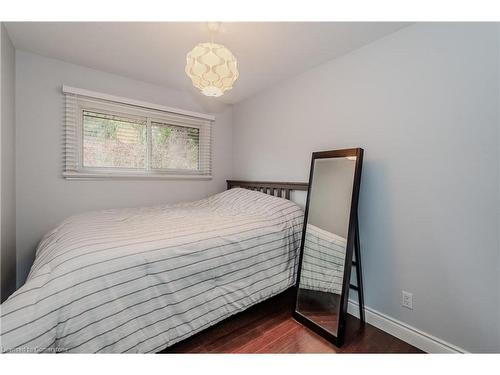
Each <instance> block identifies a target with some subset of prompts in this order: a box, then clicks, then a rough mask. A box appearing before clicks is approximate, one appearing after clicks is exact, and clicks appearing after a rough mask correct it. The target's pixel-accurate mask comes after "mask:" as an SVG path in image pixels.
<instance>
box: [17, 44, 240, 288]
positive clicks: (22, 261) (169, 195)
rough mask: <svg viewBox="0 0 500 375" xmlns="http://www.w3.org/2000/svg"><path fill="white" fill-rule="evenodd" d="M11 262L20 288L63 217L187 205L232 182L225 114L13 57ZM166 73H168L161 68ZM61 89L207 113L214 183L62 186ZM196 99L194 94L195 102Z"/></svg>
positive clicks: (118, 81) (145, 88)
mask: <svg viewBox="0 0 500 375" xmlns="http://www.w3.org/2000/svg"><path fill="white" fill-rule="evenodd" d="M16 57H17V63H16V79H17V84H16V87H17V91H16V116H17V119H16V121H17V140H16V142H17V145H16V146H17V149H16V151H17V164H16V166H17V199H16V204H17V261H18V267H17V271H18V283H19V284H22V283H23V282H24V280H25V278H26V276H27V273H28V271H29V268H30V266H31V264H32V261H33V256H34V251H35V247H36V245H37V243H38V241H39V240H40V238H41V237H42V236H43V235H44V234H45V233H46V232H47V231H48V230H50V229H51V228H53V227H54V226H56V225H57V224H58V223H59V222H60V221H61V220H63V219H64V218H66V217H67V216H69V215H72V214H75V213H79V212H83V211H89V210H97V209H103V208H111V207H125V206H127V207H129V206H143V205H154V204H159V203H173V202H179V201H189V200H194V199H198V198H202V197H205V196H208V195H210V194H213V193H216V192H219V191H222V190H224V188H225V179H226V178H229V177H231V175H230V174H231V167H232V160H231V157H232V146H231V141H232V133H231V121H232V119H231V117H232V110H231V108H230V107H225V106H220V107H212V108H207V107H206V106H205V103H199V102H197V101H196V99H195V98H196V96H191V95H190V94H189V93H181V92H178V91H174V90H169V89H166V88H164V87H159V86H154V85H151V84H146V83H143V82H139V81H134V80H131V79H128V78H124V77H120V76H116V75H112V74H108V73H104V72H100V71H95V70H91V69H87V68H83V67H80V66H76V65H71V64H68V63H64V62H61V61H57V60H51V59H47V58H43V57H40V56H37V55H33V54H30V53H26V52H21V51H17V54H16ZM165 68H166V69H167V68H168V67H165ZM63 84H66V85H70V86H75V87H79V88H84V89H89V90H94V91H99V92H104V93H109V94H113V95H119V96H124V97H128V98H132V99H139V100H145V101H149V102H152V103H158V104H163V105H167V106H171V107H178V108H183V109H188V110H194V111H202V112H206V111H211V112H213V113H214V114H215V116H216V121H215V124H214V128H213V137H214V144H213V179H212V180H211V181H193V180H154V181H145V180H129V181H126V180H125V181H116V180H113V181H111V180H107V181H80V182H78V181H66V180H64V179H63V178H62V177H61V172H62V151H61V150H62V144H61V140H62V125H63V103H64V102H63V96H62V94H61V86H62V85H63ZM198 97H199V95H198Z"/></svg>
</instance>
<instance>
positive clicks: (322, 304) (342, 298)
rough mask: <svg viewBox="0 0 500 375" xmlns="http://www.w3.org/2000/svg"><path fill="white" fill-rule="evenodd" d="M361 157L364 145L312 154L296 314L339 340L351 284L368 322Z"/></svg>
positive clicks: (342, 330) (319, 331) (330, 339)
mask: <svg viewBox="0 0 500 375" xmlns="http://www.w3.org/2000/svg"><path fill="white" fill-rule="evenodd" d="M362 163H363V149H361V148H352V149H344V150H332V151H322V152H314V153H313V154H312V160H311V170H310V175H309V187H308V194H307V203H306V210H305V215H304V227H303V233H302V242H301V248H300V257H299V268H298V273H297V284H296V298H295V306H294V311H293V316H294V318H295V319H296V320H297V321H299V322H300V323H302V324H304V325H305V326H307V327H308V328H310V329H312V330H313V331H314V332H316V333H318V334H320V335H321V336H323V337H324V338H326V339H327V340H329V341H330V342H332V343H333V344H335V345H337V346H341V345H342V344H343V342H344V336H345V325H346V315H347V306H348V301H349V292H350V291H351V290H352V291H354V292H355V293H357V297H358V304H359V314H360V320H361V322H362V323H364V305H363V303H364V302H363V282H362V273H361V256H360V242H359V224H358V197H359V187H360V182H361V166H362ZM351 271H353V272H355V273H356V275H355V276H354V274H352V272H351ZM351 276H352V279H353V280H354V281H353V282H351Z"/></svg>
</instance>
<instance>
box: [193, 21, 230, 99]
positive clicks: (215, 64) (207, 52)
mask: <svg viewBox="0 0 500 375" xmlns="http://www.w3.org/2000/svg"><path fill="white" fill-rule="evenodd" d="M219 29H220V24H219V23H218V22H209V23H208V30H209V32H210V42H206V43H200V44H198V45H197V46H196V47H194V48H193V49H192V50H191V52H189V53H188V54H187V58H186V61H187V62H186V69H185V71H186V74H187V75H188V77H189V78H191V81H192V83H193V86H194V87H196V88H197V89H199V90H200V91H201V92H202V94H203V95H206V96H214V97H217V96H221V95H223V94H224V92H226V91H228V90H231V89H232V88H233V84H234V82H235V81H236V79H238V76H239V73H238V66H237V65H238V63H237V61H236V57H234V55H233V54H232V53H231V51H230V50H228V49H227V48H226V47H224V46H223V45H222V44H217V43H214V41H213V34H214V33H215V32H217V31H219Z"/></svg>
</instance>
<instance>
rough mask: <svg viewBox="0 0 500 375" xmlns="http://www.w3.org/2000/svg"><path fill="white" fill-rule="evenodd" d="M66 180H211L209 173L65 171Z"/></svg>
mask: <svg viewBox="0 0 500 375" xmlns="http://www.w3.org/2000/svg"><path fill="white" fill-rule="evenodd" d="M63 177H64V178H65V179H66V180H70V181H72V180H80V181H81V180H84V181H85V180H211V179H212V176H207V175H195V174H193V175H183V174H161V173H157V174H138V173H89V172H63Z"/></svg>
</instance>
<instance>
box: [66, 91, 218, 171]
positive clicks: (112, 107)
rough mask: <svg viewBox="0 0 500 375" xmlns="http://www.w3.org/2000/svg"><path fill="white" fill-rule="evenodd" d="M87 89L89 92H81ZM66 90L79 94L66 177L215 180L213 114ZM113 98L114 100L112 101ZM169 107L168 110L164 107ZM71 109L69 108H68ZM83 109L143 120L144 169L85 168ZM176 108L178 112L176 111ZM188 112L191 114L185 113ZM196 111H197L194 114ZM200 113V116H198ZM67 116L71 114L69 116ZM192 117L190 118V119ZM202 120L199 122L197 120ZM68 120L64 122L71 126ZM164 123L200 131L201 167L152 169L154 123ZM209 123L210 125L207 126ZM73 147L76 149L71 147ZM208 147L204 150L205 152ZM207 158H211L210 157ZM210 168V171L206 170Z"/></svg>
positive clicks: (199, 165) (75, 107) (199, 153)
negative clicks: (70, 156) (69, 162)
mask: <svg viewBox="0 0 500 375" xmlns="http://www.w3.org/2000/svg"><path fill="white" fill-rule="evenodd" d="M75 91H76V93H75ZM80 91H84V92H85V94H86V95H81V94H78V92H80ZM63 92H64V93H65V94H66V95H68V94H75V95H76V99H74V100H76V105H74V104H73V106H74V108H73V111H76V113H75V115H74V117H73V121H74V125H73V126H74V128H75V129H74V130H75V132H74V133H75V134H74V138H75V140H74V144H73V145H68V138H66V140H65V149H66V153H68V146H69V149H70V151H69V152H70V153H71V152H74V153H75V159H74V163H75V165H74V166H73V167H72V168H68V165H67V162H66V163H65V167H64V171H63V177H64V178H66V179H70V180H71V179H112V178H121V179H204V180H208V179H212V171H211V164H212V163H211V161H212V160H211V158H212V152H211V144H212V136H211V127H212V122H213V121H214V119H215V118H214V117H213V116H211V115H205V114H196V113H195V112H189V111H183V110H175V109H173V108H170V107H163V106H158V105H155V104H150V103H145V102H138V101H134V100H130V99H126V98H121V97H111V96H109V95H106V94H98V93H93V94H94V95H92V96H90V95H89V94H88V93H89V92H88V91H86V90H80V89H73V88H69V89H68V87H67V86H63ZM110 98H111V99H113V100H110ZM165 109H166V110H165ZM66 111H68V109H66ZM84 111H90V112H96V113H102V114H109V115H115V116H121V117H125V118H129V119H131V120H140V121H143V122H145V126H146V147H145V148H146V150H145V152H146V155H145V168H124V167H109V168H107V167H85V166H84V165H83V160H84V155H83V153H84V144H83V143H84V127H83V113H84ZM174 111H175V112H174ZM186 113H187V114H188V115H187V116H186ZM193 114H195V115H194V116H193ZM196 115H201V116H196ZM67 117H68V116H67ZM188 119H189V121H188ZM198 119H200V121H199V124H197V123H196V122H197V121H198ZM67 121H68V120H67V119H66V122H65V127H66V129H67V128H68V123H67ZM154 122H156V123H161V124H165V125H166V126H168V125H171V126H179V127H184V128H195V129H198V130H199V143H198V144H199V146H198V147H199V149H198V169H196V170H190V169H177V168H163V169H160V168H152V161H151V157H152V149H153V139H152V125H151V124H152V123H154ZM207 123H208V125H207ZM72 148H74V149H73V150H72ZM202 150H205V151H202ZM207 158H208V159H207ZM206 166H208V167H206ZM206 169H208V173H207V170H206Z"/></svg>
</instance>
